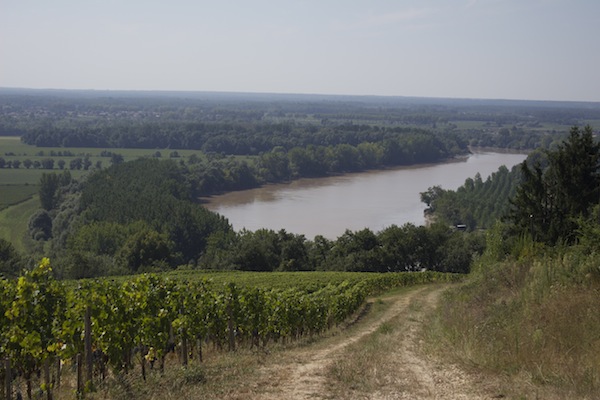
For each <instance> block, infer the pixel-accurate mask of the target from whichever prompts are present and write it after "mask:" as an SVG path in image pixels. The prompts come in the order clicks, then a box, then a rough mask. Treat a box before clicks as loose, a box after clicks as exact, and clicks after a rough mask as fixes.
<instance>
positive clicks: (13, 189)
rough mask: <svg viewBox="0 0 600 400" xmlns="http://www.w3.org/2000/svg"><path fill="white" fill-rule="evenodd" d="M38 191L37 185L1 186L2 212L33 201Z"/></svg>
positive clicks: (0, 207)
mask: <svg viewBox="0 0 600 400" xmlns="http://www.w3.org/2000/svg"><path fill="white" fill-rule="evenodd" d="M37 191H38V187H37V186H35V185H27V184H26V185H0V210H3V209H5V208H7V207H10V206H13V205H16V204H19V203H21V202H23V201H25V200H29V199H31V198H32V197H33V196H34V195H35V194H36V193H37Z"/></svg>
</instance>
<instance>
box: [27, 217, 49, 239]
mask: <svg viewBox="0 0 600 400" xmlns="http://www.w3.org/2000/svg"><path fill="white" fill-rule="evenodd" d="M29 235H30V236H31V237H32V238H33V239H35V240H48V239H50V237H51V236H52V217H50V214H48V211H46V210H38V211H36V212H35V214H33V215H32V216H31V218H30V219H29Z"/></svg>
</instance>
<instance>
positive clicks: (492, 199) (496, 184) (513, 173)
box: [421, 166, 520, 230]
mask: <svg viewBox="0 0 600 400" xmlns="http://www.w3.org/2000/svg"><path fill="white" fill-rule="evenodd" d="M519 180H520V172H519V170H518V168H515V167H513V168H512V170H510V171H509V170H508V168H506V167H505V166H501V167H500V168H498V171H496V172H494V173H492V174H491V175H490V176H489V177H488V178H487V179H486V180H485V181H483V180H482V179H481V176H480V175H479V173H477V174H476V175H475V177H474V178H467V179H466V180H465V183H464V184H463V185H462V186H461V187H459V188H458V189H457V190H455V191H454V190H445V189H442V188H441V187H440V186H434V187H431V188H429V189H428V190H427V191H426V192H422V193H421V201H422V202H424V203H425V204H426V205H427V206H428V209H427V213H428V214H429V215H431V216H433V218H434V219H435V220H436V221H440V222H444V223H446V224H448V225H452V226H457V225H465V226H466V227H467V229H468V230H475V229H481V228H483V229H485V228H490V227H492V226H493V225H494V223H495V221H497V220H498V219H500V218H501V217H502V216H504V215H505V214H506V212H507V211H508V209H509V206H510V203H509V199H510V198H511V196H513V195H514V193H515V191H516V187H517V185H518V182H519Z"/></svg>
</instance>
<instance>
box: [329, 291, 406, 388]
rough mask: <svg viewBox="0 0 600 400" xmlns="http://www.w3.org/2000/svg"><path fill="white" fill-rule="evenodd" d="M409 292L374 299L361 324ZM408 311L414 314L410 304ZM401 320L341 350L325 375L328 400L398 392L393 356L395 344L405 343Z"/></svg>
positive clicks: (396, 369)
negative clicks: (388, 391) (388, 388)
mask: <svg viewBox="0 0 600 400" xmlns="http://www.w3.org/2000/svg"><path fill="white" fill-rule="evenodd" d="M413 289H414V288H410V289H401V290H395V291H392V292H390V293H387V294H386V295H385V296H383V297H380V298H378V299H376V300H375V301H374V302H373V303H372V307H371V311H370V312H369V314H368V316H367V317H366V318H365V324H366V325H369V324H370V323H372V321H376V320H377V319H379V318H381V316H382V315H383V314H384V313H385V312H386V311H387V310H388V309H389V307H390V306H391V305H392V303H393V300H392V297H393V296H395V295H398V294H400V293H407V291H408V290H413ZM411 310H414V306H413V304H412V303H411V305H410V307H409V310H408V312H410V311H411ZM405 317H406V315H404V314H401V315H397V316H395V317H394V318H392V319H390V320H387V321H384V322H383V323H382V324H381V325H379V327H378V328H377V329H376V330H375V331H374V332H373V333H371V334H369V335H366V336H364V337H363V338H361V339H360V340H358V341H357V342H355V343H353V344H351V345H349V346H347V347H346V349H344V355H343V357H339V359H337V360H336V361H335V362H334V363H333V364H332V365H331V366H330V367H329V368H328V370H327V371H326V376H327V380H328V382H330V384H329V388H328V389H329V391H330V395H331V396H332V398H340V399H341V398H370V397H371V396H370V395H369V394H373V393H375V392H380V393H384V392H385V391H386V387H389V386H393V387H394V389H393V390H397V389H398V387H397V384H396V382H393V380H394V379H395V377H396V376H397V374H398V365H397V362H396V361H395V356H394V354H395V351H396V349H397V348H398V346H399V343H401V341H402V340H405V322H406V320H405Z"/></svg>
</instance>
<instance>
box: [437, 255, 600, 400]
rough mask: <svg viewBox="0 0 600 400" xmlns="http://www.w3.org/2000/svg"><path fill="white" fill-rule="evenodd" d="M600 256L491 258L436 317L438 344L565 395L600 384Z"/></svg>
mask: <svg viewBox="0 0 600 400" xmlns="http://www.w3.org/2000/svg"><path fill="white" fill-rule="evenodd" d="M599 263H600V257H598V256H586V255H582V254H579V253H578V252H577V250H568V251H563V252H561V253H560V254H553V255H539V256H536V257H525V258H523V259H520V260H512V261H504V262H489V261H488V262H483V261H482V263H480V265H479V270H478V271H476V272H475V273H473V275H472V276H471V278H470V280H469V281H468V282H467V283H465V284H464V285H462V286H461V287H460V288H457V289H455V290H452V291H450V292H448V294H447V297H446V298H445V299H444V300H443V301H442V302H441V307H440V311H439V313H438V314H437V315H436V317H435V318H434V319H433V320H432V321H431V324H430V331H429V342H430V343H435V344H436V345H434V346H433V349H434V351H435V352H437V353H442V354H445V356H446V357H449V358H450V359H452V360H453V361H457V362H460V363H461V364H463V365H466V366H470V367H475V368H477V369H483V370H488V371H492V372H494V373H500V374H503V375H505V376H509V377H512V378H514V379H517V378H518V377H526V378H527V379H526V380H527V381H528V382H530V384H533V385H539V386H540V387H541V388H542V389H545V390H547V391H549V392H550V393H558V394H557V396H558V398H573V397H577V398H596V396H597V393H598V390H599V389H600V334H599V332H600V313H598V310H599V309H600V296H598V292H599V290H600V283H599V282H600V270H599V269H598V267H597V265H598V264H599Z"/></svg>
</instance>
